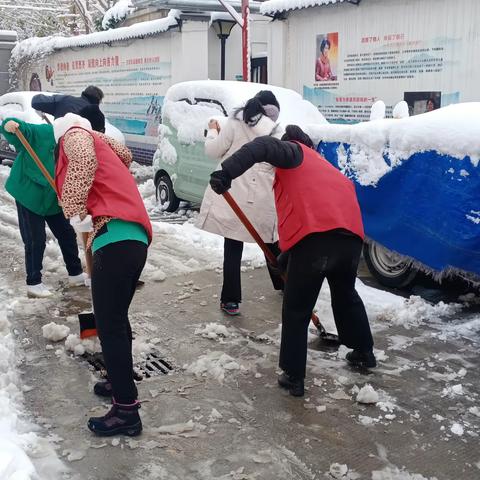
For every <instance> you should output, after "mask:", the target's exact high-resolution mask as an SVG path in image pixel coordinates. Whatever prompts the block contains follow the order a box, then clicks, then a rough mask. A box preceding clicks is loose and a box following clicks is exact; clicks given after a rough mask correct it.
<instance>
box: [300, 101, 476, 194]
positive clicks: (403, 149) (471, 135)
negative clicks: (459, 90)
mask: <svg viewBox="0 0 480 480" xmlns="http://www.w3.org/2000/svg"><path fill="white" fill-rule="evenodd" d="M306 130H307V133H308V134H309V135H310V136H311V137H312V139H313V140H314V142H317V143H318V142H320V141H324V142H339V143H345V144H349V145H351V146H352V147H351V148H350V157H349V165H348V166H349V169H350V170H351V171H353V173H354V174H355V177H356V178H357V180H358V181H359V183H360V184H361V185H376V184H377V182H378V180H379V179H380V178H381V177H382V176H383V175H385V174H386V173H388V172H389V171H390V170H392V168H394V167H397V166H399V165H401V163H402V162H403V161H404V160H406V159H408V158H409V157H411V156H412V155H413V154H415V153H417V152H428V151H432V150H433V151H436V152H438V153H440V154H443V155H450V156H452V157H454V158H458V159H463V158H465V157H470V160H471V162H472V164H473V165H475V166H477V165H478V163H479V161H480V102H471V103H459V104H456V105H449V106H448V107H444V108H440V109H438V110H434V111H433V112H429V113H423V114H421V115H415V116H413V117H408V118H401V119H382V120H374V121H371V122H362V123H357V124H355V125H339V124H325V125H318V124H317V125H309V126H308V127H307V128H306ZM339 149H340V151H339V153H342V149H343V146H342V145H340V146H339ZM385 156H388V158H389V161H390V162H389V163H387V162H386V160H385Z"/></svg>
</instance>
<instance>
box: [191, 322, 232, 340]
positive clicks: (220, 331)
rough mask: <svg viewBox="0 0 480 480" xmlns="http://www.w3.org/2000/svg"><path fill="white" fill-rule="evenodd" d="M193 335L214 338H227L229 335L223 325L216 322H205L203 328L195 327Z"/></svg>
mask: <svg viewBox="0 0 480 480" xmlns="http://www.w3.org/2000/svg"><path fill="white" fill-rule="evenodd" d="M195 335H201V336H202V337H204V338H210V339H211V340H216V339H218V338H219V337H220V338H222V337H223V338H227V337H229V336H230V335H231V333H230V332H229V331H228V329H227V327H226V326H225V325H220V324H218V323H207V324H206V325H205V327H204V328H196V329H195Z"/></svg>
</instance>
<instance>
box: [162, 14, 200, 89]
mask: <svg viewBox="0 0 480 480" xmlns="http://www.w3.org/2000/svg"><path fill="white" fill-rule="evenodd" d="M208 28H209V26H208V21H197V20H195V21H192V20H184V21H183V22H182V31H181V32H174V33H173V34H172V43H171V54H170V55H171V59H172V80H173V83H175V82H182V81H187V80H199V79H202V80H203V79H206V78H208Z"/></svg>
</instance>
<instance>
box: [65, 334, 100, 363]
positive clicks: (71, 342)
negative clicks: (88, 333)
mask: <svg viewBox="0 0 480 480" xmlns="http://www.w3.org/2000/svg"><path fill="white" fill-rule="evenodd" d="M65 348H66V349H67V350H68V351H70V352H73V354H74V355H76V356H79V357H80V356H82V355H84V354H85V352H88V353H97V352H101V351H102V348H101V346H100V340H99V339H98V337H90V338H85V339H83V340H82V339H80V337H79V336H78V335H77V334H76V333H71V334H70V335H69V336H68V337H67V339H66V340H65Z"/></svg>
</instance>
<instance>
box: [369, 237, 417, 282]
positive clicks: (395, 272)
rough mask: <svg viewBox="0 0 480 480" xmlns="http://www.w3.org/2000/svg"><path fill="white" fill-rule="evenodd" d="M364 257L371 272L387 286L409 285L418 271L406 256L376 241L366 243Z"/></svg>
mask: <svg viewBox="0 0 480 480" xmlns="http://www.w3.org/2000/svg"><path fill="white" fill-rule="evenodd" d="M363 257H364V258H365V262H366V264H367V267H368V269H369V270H370V273H371V274H372V275H373V276H374V277H375V278H376V279H377V280H378V281H379V283H381V284H382V285H385V286H386V287H391V288H404V287H407V286H408V285H410V284H412V283H413V281H414V280H415V277H416V276H417V273H418V270H417V269H416V268H414V267H412V266H411V264H410V262H408V261H406V260H405V258H404V257H402V256H401V255H398V254H396V253H394V252H392V251H390V250H387V249H386V248H385V247H382V246H381V245H379V244H378V243H375V242H369V243H365V245H364V246H363Z"/></svg>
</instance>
